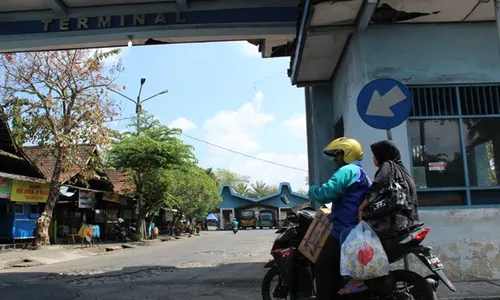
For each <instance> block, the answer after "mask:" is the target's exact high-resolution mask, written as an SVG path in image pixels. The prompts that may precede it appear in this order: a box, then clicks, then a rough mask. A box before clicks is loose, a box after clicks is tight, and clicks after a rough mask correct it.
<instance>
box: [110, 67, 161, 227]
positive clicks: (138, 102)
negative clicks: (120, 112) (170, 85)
mask: <svg viewBox="0 0 500 300" xmlns="http://www.w3.org/2000/svg"><path fill="white" fill-rule="evenodd" d="M140 82H141V86H140V87H139V94H138V95H137V100H134V99H132V98H130V97H128V96H126V95H124V94H122V93H120V92H118V91H115V90H113V89H110V88H108V90H109V91H111V92H113V93H115V94H118V95H120V96H122V97H123V98H125V99H127V100H129V101H131V102H133V103H134V104H135V113H136V114H137V135H139V131H140V128H141V127H140V125H141V112H142V106H141V104H142V103H144V102H146V101H148V100H150V99H153V98H154V97H157V96H160V95H163V94H166V93H168V90H166V89H165V90H163V91H161V92H159V93H156V94H154V95H153V96H151V97H148V98H146V99H144V100H141V93H142V86H143V85H144V83H146V78H145V77H142V78H141V81H140ZM142 198H143V197H142V193H139V201H138V203H137V207H138V210H139V213H141V210H142ZM140 226H141V231H142V232H143V233H144V232H146V225H145V224H144V222H142V224H140Z"/></svg>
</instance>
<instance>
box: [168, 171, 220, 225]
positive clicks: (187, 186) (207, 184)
mask: <svg viewBox="0 0 500 300" xmlns="http://www.w3.org/2000/svg"><path fill="white" fill-rule="evenodd" d="M167 174H168V180H169V189H168V199H167V202H166V205H167V206H168V207H169V208H173V209H177V210H178V211H180V212H182V213H184V214H186V215H187V216H191V217H201V218H203V217H205V216H206V215H207V213H208V212H210V211H211V210H213V209H215V208H216V207H217V204H218V203H220V201H221V197H220V195H219V187H218V184H217V182H216V181H215V180H214V179H213V178H212V177H210V176H209V175H208V174H207V173H206V171H205V170H203V169H201V168H199V167H197V166H190V167H189V168H186V169H172V170H169V171H167Z"/></svg>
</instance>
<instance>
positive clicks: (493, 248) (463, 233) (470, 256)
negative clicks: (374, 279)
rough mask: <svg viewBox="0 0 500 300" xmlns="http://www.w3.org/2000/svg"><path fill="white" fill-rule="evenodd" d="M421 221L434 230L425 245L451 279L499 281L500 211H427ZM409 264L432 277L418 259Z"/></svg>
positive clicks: (494, 209)
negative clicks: (439, 260) (429, 248)
mask: <svg viewBox="0 0 500 300" xmlns="http://www.w3.org/2000/svg"><path fill="white" fill-rule="evenodd" d="M420 218H421V220H422V221H423V222H425V223H426V225H430V227H431V231H430V233H429V235H428V236H427V237H426V239H425V244H426V245H428V246H431V247H432V248H433V251H434V253H435V254H437V255H438V257H439V258H440V259H441V260H442V261H443V263H444V265H445V268H446V270H445V271H446V274H447V275H448V276H449V277H450V279H451V280H473V279H484V278H486V279H500V237H499V235H498V224H499V222H500V221H499V220H500V209H497V208H489V209H488V208H484V209H483V208H480V209H439V210H424V211H421V212H420ZM410 261H411V269H412V270H414V271H417V272H419V273H421V274H422V275H426V274H430V272H429V271H428V270H427V268H426V267H425V266H424V265H423V264H422V263H421V262H420V261H417V259H415V257H413V259H411V260H410ZM395 267H402V264H401V263H400V264H399V265H396V266H395Z"/></svg>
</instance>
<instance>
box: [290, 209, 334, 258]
mask: <svg viewBox="0 0 500 300" xmlns="http://www.w3.org/2000/svg"><path fill="white" fill-rule="evenodd" d="M330 212H331V210H330V209H329V208H321V209H319V210H318V211H317V213H316V216H315V217H314V219H313V221H312V223H311V226H309V229H308V230H307V232H306V235H305V237H304V239H303V240H302V242H301V243H300V245H299V249H298V250H299V252H300V253H302V255H304V256H305V257H307V258H308V259H310V260H311V261H312V262H313V263H315V262H316V260H317V259H318V256H319V254H320V253H321V250H322V249H323V247H324V246H325V243H326V240H327V239H328V237H329V236H330V234H331V232H332V229H333V224H332V222H330V220H328V218H327V216H328V215H329V214H330Z"/></svg>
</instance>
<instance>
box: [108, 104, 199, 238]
mask: <svg viewBox="0 0 500 300" xmlns="http://www.w3.org/2000/svg"><path fill="white" fill-rule="evenodd" d="M141 126H142V127H141V128H140V131H139V133H136V132H124V133H122V134H119V135H118V139H117V141H115V142H114V143H113V144H112V147H111V150H110V151H109V153H108V162H109V163H110V164H111V165H112V166H113V167H115V168H121V169H125V170H127V171H128V172H130V174H131V178H132V181H133V182H132V183H133V185H134V187H135V189H134V193H135V195H136V198H137V199H138V202H139V203H138V206H139V208H140V209H139V215H138V223H139V225H140V226H139V235H140V236H142V237H144V236H145V226H144V225H143V224H144V221H145V219H146V216H148V215H149V216H151V215H152V214H154V213H155V212H156V211H158V209H159V208H160V207H161V206H163V205H164V203H165V201H166V200H167V198H168V194H167V193H168V191H169V189H170V185H171V182H172V181H171V178H170V177H169V175H170V174H171V173H169V172H171V170H172V169H174V170H184V171H185V170H190V169H191V168H192V166H194V165H195V164H196V158H195V156H194V154H193V147H192V146H190V145H186V144H184V143H183V142H182V141H181V140H180V139H179V138H178V136H179V134H180V130H179V129H170V128H168V127H167V126H163V125H161V124H160V122H159V121H158V120H156V119H155V118H154V117H153V116H152V115H149V114H147V113H146V112H144V113H142V116H141ZM186 172H187V171H186ZM176 174H180V173H176ZM203 174H205V175H206V173H204V172H203ZM206 176H207V177H208V175H206Z"/></svg>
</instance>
